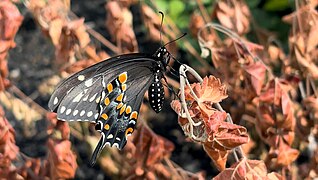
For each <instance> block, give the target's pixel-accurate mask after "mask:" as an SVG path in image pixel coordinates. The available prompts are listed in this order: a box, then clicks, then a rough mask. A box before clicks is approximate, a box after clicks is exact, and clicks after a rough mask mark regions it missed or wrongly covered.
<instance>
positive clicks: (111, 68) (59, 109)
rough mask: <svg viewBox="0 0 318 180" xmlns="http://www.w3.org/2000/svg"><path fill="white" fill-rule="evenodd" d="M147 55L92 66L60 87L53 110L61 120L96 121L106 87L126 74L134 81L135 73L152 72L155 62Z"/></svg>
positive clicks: (53, 100) (50, 105)
mask: <svg viewBox="0 0 318 180" xmlns="http://www.w3.org/2000/svg"><path fill="white" fill-rule="evenodd" d="M147 57H150V56H147V55H145V54H140V53H137V54H129V55H122V56H117V57H113V58H110V59H108V60H105V61H102V62H100V63H97V64H95V65H93V66H91V67H88V68H86V69H84V70H82V71H80V72H78V73H76V74H74V75H72V76H70V77H69V78H67V79H65V80H64V81H63V82H62V83H60V84H59V85H58V87H57V88H56V90H55V91H54V92H53V94H52V96H51V99H50V101H49V104H48V106H49V109H50V110H52V111H54V112H56V113H57V118H58V119H59V120H65V121H90V122H96V119H97V118H98V116H99V104H100V100H101V96H102V92H103V90H104V89H105V87H103V84H107V83H108V82H110V81H112V80H113V79H115V78H116V77H118V75H119V74H121V73H122V72H128V75H129V77H130V79H131V80H133V79H134V71H137V72H141V71H145V72H144V74H145V73H148V74H149V72H150V71H151V68H152V67H153V63H155V61H154V60H153V59H152V58H147Z"/></svg>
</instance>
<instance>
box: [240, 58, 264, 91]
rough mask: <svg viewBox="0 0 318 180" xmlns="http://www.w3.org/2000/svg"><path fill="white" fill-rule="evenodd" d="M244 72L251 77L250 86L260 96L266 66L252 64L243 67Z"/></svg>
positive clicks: (257, 63) (258, 63)
mask: <svg viewBox="0 0 318 180" xmlns="http://www.w3.org/2000/svg"><path fill="white" fill-rule="evenodd" d="M244 69H245V71H246V72H247V73H248V74H250V75H251V77H250V78H251V82H252V86H253V88H254V90H255V92H256V94H257V95H260V93H261V90H262V88H263V84H264V83H265V82H264V81H265V73H266V66H265V65H264V64H263V63H262V62H260V61H258V62H255V63H253V64H250V65H247V66H244Z"/></svg>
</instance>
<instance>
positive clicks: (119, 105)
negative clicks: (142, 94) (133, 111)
mask: <svg viewBox="0 0 318 180" xmlns="http://www.w3.org/2000/svg"><path fill="white" fill-rule="evenodd" d="M123 105H124V104H123V103H119V104H118V105H117V107H116V108H117V109H119V108H121V107H122V106H123Z"/></svg>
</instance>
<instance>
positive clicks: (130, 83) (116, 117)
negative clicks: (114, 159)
mask: <svg viewBox="0 0 318 180" xmlns="http://www.w3.org/2000/svg"><path fill="white" fill-rule="evenodd" d="M144 68H145V67H143V68H140V69H139V70H141V71H135V70H130V71H128V72H124V73H122V74H120V75H119V76H118V78H117V79H115V80H114V81H112V82H111V84H112V85H113V91H112V92H110V93H108V95H106V96H105V97H103V96H102V97H103V98H102V101H101V104H100V107H101V109H102V111H101V112H100V117H99V118H98V120H97V123H98V124H99V125H100V127H101V129H100V130H99V131H100V132H101V138H100V140H99V143H98V145H97V146H96V148H95V150H94V152H93V155H92V159H91V164H94V163H95V161H96V158H97V156H98V154H99V153H100V152H101V150H102V149H103V148H104V147H105V146H106V145H109V146H114V147H117V148H118V149H122V148H123V147H124V146H125V145H126V143H127V138H128V137H129V136H130V135H131V134H132V133H133V131H134V130H135V127H136V124H137V119H138V114H139V109H140V106H141V103H142V100H143V97H144V93H145V91H146V90H147V89H148V87H149V85H150V84H151V83H150V82H151V81H152V79H153V73H152V72H151V71H150V69H148V70H146V69H144ZM143 69H144V70H143ZM136 72H138V74H136ZM130 74H131V75H132V76H131V78H130V76H129V75H130ZM121 76H122V77H126V78H120V77H121ZM120 79H122V80H124V79H125V80H124V81H120ZM114 85H115V86H114ZM106 92H107V91H106ZM105 94H107V93H105Z"/></svg>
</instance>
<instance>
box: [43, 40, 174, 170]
mask: <svg viewBox="0 0 318 180" xmlns="http://www.w3.org/2000/svg"><path fill="white" fill-rule="evenodd" d="M170 58H171V54H170V53H169V52H168V50H167V49H166V48H165V46H162V47H160V48H159V49H158V50H157V51H156V52H155V53H154V54H153V55H149V54H142V53H132V54H125V55H119V56H116V57H112V58H110V59H107V60H104V61H101V62H99V63H97V64H95V65H92V66H90V67H88V68H86V69H83V70H81V71H79V72H77V73H75V74H73V75H71V76H70V77H68V78H67V79H65V80H63V81H62V82H61V83H60V84H59V85H58V86H57V87H56V89H55V91H54V92H53V94H52V95H51V98H50V100H49V103H48V107H49V109H50V110H51V111H53V112H56V113H57V119H59V120H62V121H88V122H92V123H95V129H96V130H97V131H99V132H100V133H101V138H100V140H99V142H98V144H97V146H96V148H95V150H94V152H93V155H92V157H91V164H92V165H94V164H95V162H96V159H97V157H98V156H99V153H100V152H101V151H102V149H103V148H104V147H105V146H106V145H109V146H112V147H117V148H118V149H120V150H121V149H122V148H123V147H124V146H125V145H126V143H127V138H128V137H129V136H130V135H131V134H132V133H133V132H134V130H135V127H136V123H137V119H138V115H139V109H140V106H141V103H142V101H143V97H144V94H145V92H146V91H147V90H148V96H149V103H150V106H151V107H152V109H153V110H154V111H155V112H157V113H158V112H160V111H161V110H162V107H163V102H164V88H163V84H162V82H161V80H162V78H164V72H165V71H166V67H167V65H168V63H169V61H170Z"/></svg>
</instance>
